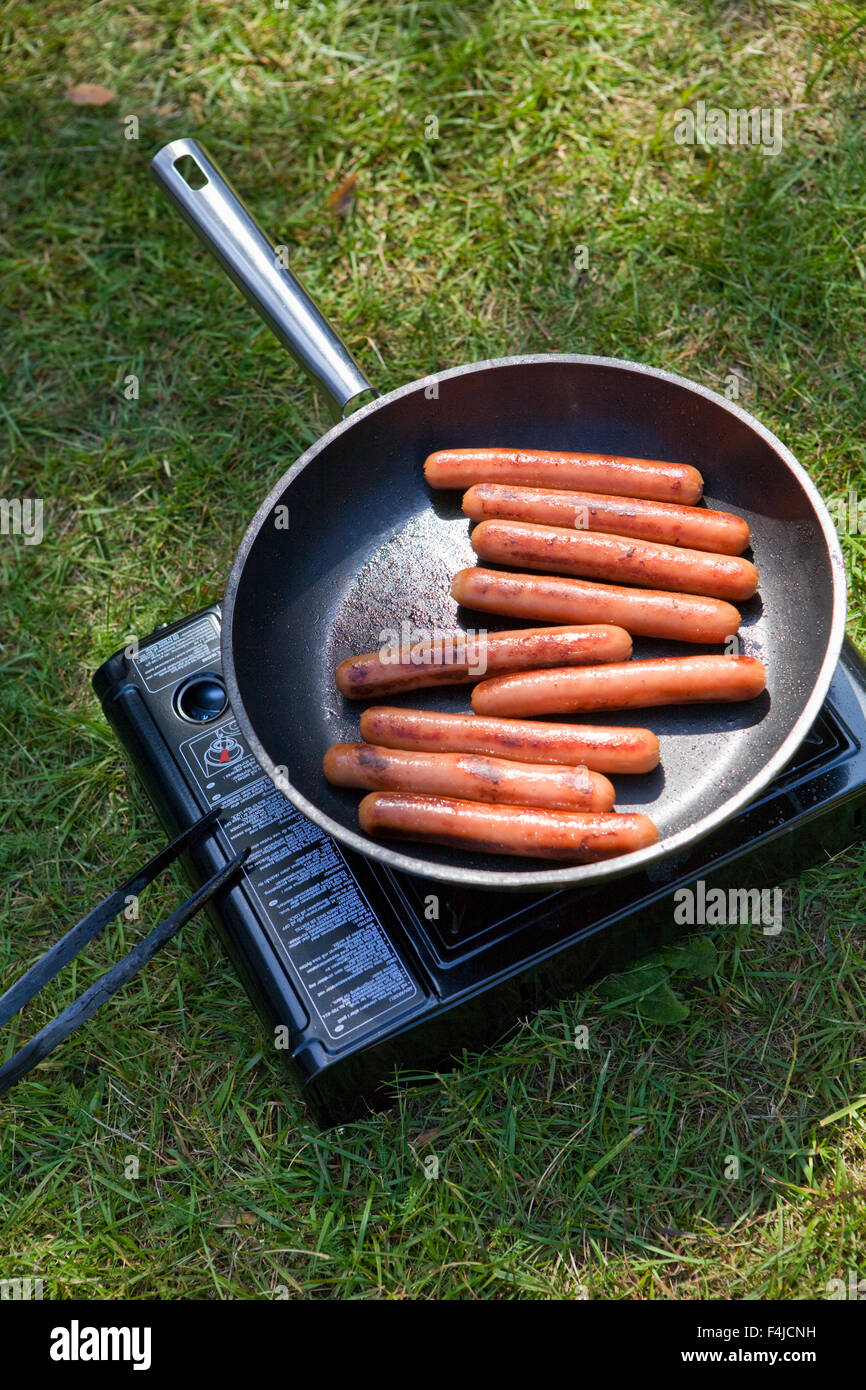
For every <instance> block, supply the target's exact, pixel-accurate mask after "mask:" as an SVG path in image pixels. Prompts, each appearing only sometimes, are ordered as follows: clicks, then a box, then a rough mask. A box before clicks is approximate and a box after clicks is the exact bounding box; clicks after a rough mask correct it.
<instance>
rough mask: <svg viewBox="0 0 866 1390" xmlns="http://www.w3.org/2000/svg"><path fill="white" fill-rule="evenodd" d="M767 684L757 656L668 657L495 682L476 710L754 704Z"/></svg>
mask: <svg viewBox="0 0 866 1390" xmlns="http://www.w3.org/2000/svg"><path fill="white" fill-rule="evenodd" d="M766 683H767V673H766V671H765V670H764V664H763V662H761V661H758V659H757V657H754V656H666V657H660V658H657V659H656V660H653V661H627V662H624V663H623V664H622V665H621V666H588V667H585V668H583V669H582V670H579V671H577V670H573V669H571V668H570V667H567V666H562V667H560V668H559V670H553V671H521V672H519V673H518V674H517V675H514V676H497V677H496V678H495V679H494V680H489V681H482V682H481V684H480V685H477V686H476V687H475V689H474V690H473V692H472V708H473V709H474V710H475V712H476V713H477V714H498V715H518V716H522V715H526V716H532V715H536V714H574V713H577V712H578V711H580V712H582V713H589V712H590V711H591V712H593V713H595V712H598V711H609V710H616V709H644V708H647V707H648V706H650V705H693V704H702V703H707V702H708V701H714V700H725V701H729V700H753V699H754V698H755V696H756V695H760V693H761V691H762V690H763V689H764V687H765V685H766Z"/></svg>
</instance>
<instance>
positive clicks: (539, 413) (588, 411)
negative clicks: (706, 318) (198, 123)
mask: <svg viewBox="0 0 866 1390" xmlns="http://www.w3.org/2000/svg"><path fill="white" fill-rule="evenodd" d="M184 143H187V142H184ZM189 143H190V144H191V143H192V142H189ZM361 381H362V383H363V379H361ZM467 445H487V446H491V445H493V446H496V445H503V446H526V447H536V448H542V449H567V450H587V451H597V452H600V453H611V454H623V455H629V456H632V457H638V458H640V457H643V458H658V459H669V460H673V461H676V462H680V463H689V464H693V465H694V466H696V467H697V468H699V469H700V471H701V472H702V474H703V475H704V480H705V503H706V505H708V506H710V507H719V508H722V509H725V510H731V511H734V512H737V513H738V514H739V515H741V516H744V517H745V518H746V520H747V521H748V523H749V526H750V528H751V531H752V536H753V549H752V551H751V552H748V553H749V556H750V558H752V559H753V560H754V563H755V564H756V565H757V567H758V570H759V572H760V576H761V583H760V588H759V592H758V594H757V595H756V597H755V598H753V599H752V600H750V601H749V602H748V603H746V604H743V605H741V611H742V615H743V621H742V627H741V650H742V651H743V652H745V653H746V654H749V655H754V656H758V657H760V658H761V659H762V661H764V662H765V664H766V667H767V672H768V690H767V691H766V692H765V693H764V695H762V696H761V697H760V698H759V699H757V700H755V701H751V702H748V703H745V704H742V705H722V704H718V705H704V706H691V707H683V708H682V709H677V708H664V709H652V710H631V711H628V712H627V713H624V714H622V715H612V716H607V715H605V716H599V717H596V718H595V719H593V718H592V717H589V718H586V717H584V716H576V719H578V720H579V722H590V723H591V722H596V723H620V724H630V725H634V724H639V725H643V726H646V727H648V728H651V729H653V730H654V731H655V732H657V733H658V734H659V736H660V740H661V767H660V768H659V769H657V770H656V771H655V772H653V773H651V774H648V775H646V776H640V777H633V776H630V777H626V776H623V777H615V778H614V779H613V780H614V784H615V787H616V792H617V802H616V805H617V809H618V810H621V811H643V812H645V813H646V814H648V815H649V816H650V817H651V818H652V819H653V821H654V822H655V824H656V826H657V827H658V831H659V837H660V838H659V843H658V844H657V845H655V846H652V847H650V848H648V849H645V850H641V851H639V852H638V853H636V854H632V855H629V856H626V857H623V858H620V859H614V860H610V861H607V862H602V863H597V864H589V865H582V866H568V867H562V866H558V865H551V864H549V863H545V862H543V861H540V860H531V859H526V860H522V859H515V858H505V857H493V856H485V855H480V854H467V853H464V852H460V851H457V850H452V849H446V848H438V847H433V846H426V845H424V846H414V845H412V844H408V843H399V842H393V841H392V842H385V841H375V840H372V839H371V838H369V837H367V836H365V835H363V834H362V833H361V831H360V829H359V826H358V819H357V807H358V802H359V799H360V793H356V792H351V791H346V790H342V789H339V788H335V787H331V786H329V784H328V783H327V782H326V781H325V779H324V777H323V775H322V755H323V754H324V752H325V749H326V748H327V747H328V746H329V745H330V744H332V743H335V742H338V741H354V740H356V739H357V738H358V737H359V734H358V719H359V715H360V712H361V709H362V708H363V706H362V705H360V704H358V703H357V702H354V701H347V700H345V699H344V698H343V697H342V696H341V695H340V694H339V693H338V691H337V689H336V686H335V684H334V668H335V667H336V665H337V664H338V663H339V662H340V661H341V660H343V658H344V657H347V656H350V655H352V654H356V653H358V652H362V651H370V650H373V649H374V648H376V647H378V646H380V645H381V644H382V643H383V642H387V641H389V640H392V639H391V634H393V633H395V632H396V633H397V634H399V633H400V631H401V625H402V624H403V623H404V622H405V623H409V624H411V625H412V626H413V627H414V628H415V629H428V630H429V629H436V630H440V631H441V630H443V629H445V630H451V629H454V628H456V627H468V628H475V629H479V628H486V629H488V630H495V629H498V628H507V627H510V628H513V627H517V626H519V625H520V624H519V623H517V622H516V621H515V620H514V619H510V618H509V619H506V618H503V619H497V618H495V617H493V616H492V615H490V614H479V613H473V612H470V611H467V610H463V609H460V608H459V607H458V606H457V605H456V604H455V602H454V600H453V599H452V598H451V597H450V584H451V579H452V577H453V575H454V573H455V571H457V570H458V569H461V568H462V567H464V566H466V565H471V564H474V563H475V562H476V561H475V556H474V552H473V551H472V548H471V546H470V544H469V531H470V523H469V522H468V520H467V519H466V517H464V516H463V514H462V512H461V510H460V501H461V498H460V495H459V494H456V493H455V494H451V493H441V492H433V491H431V490H430V489H429V488H428V487H427V485H426V483H425V481H424V477H423V463H424V459H425V458H426V456H427V454H429V453H430V452H431V451H433V450H434V449H441V448H446V447H451V446H453V447H458V446H467ZM844 618H845V586H844V569H843V564H842V557H841V552H840V548H839V544H838V540H837V538H836V535H835V531H834V529H833V525H832V522H831V520H830V517H829V514H828V513H827V510H826V508H825V507H824V505H823V503H822V502H821V499H820V497H819V496H818V493H817V491H816V489H815V488H814V486H813V485H812V483H811V482H810V480H809V478H808V476H807V474H806V473H805V471H804V470H803V469H802V468H801V467H800V466H799V464H798V463H797V462H796V460H795V459H794V458H793V456H792V455H791V454H790V453H789V451H788V450H787V449H786V448H785V447H784V446H783V445H782V444H781V443H780V441H779V440H778V439H777V438H775V436H774V435H772V434H771V433H770V432H769V431H768V430H765V429H764V428H763V427H762V426H761V425H760V424H759V423H758V422H757V421H755V420H754V419H753V418H752V417H751V416H749V415H748V414H747V413H746V412H745V411H743V410H741V409H739V408H738V407H737V406H736V405H735V404H733V403H732V402H730V401H727V400H725V399H724V398H723V397H721V396H719V395H717V394H715V393H714V392H712V391H709V390H707V389H705V388H703V387H701V386H698V385H695V384H694V383H692V382H689V381H686V380H684V379H682V378H680V377H676V376H673V375H671V374H669V373H666V372H660V371H656V370H654V369H652V368H648V367H644V366H641V365H638V364H635V363H631V362H623V361H618V360H614V359H605V358H590V357H580V356H567V355H560V354H545V355H541V356H532V357H520V358H505V359H501V360H496V361H490V362H481V363H474V364H472V365H470V366H466V367H461V368H457V369H455V370H451V371H445V372H442V373H439V374H438V375H437V376H434V377H429V378H426V379H424V380H422V381H419V382H415V383H412V384H411V385H408V386H404V387H401V388H400V389H398V390H397V391H394V392H392V393H390V394H389V395H388V396H385V397H382V398H380V399H378V400H376V401H374V402H372V403H371V404H369V405H367V406H365V407H364V408H363V409H361V410H360V411H358V412H357V413H356V414H354V415H352V416H351V417H350V418H349V419H347V420H344V421H342V422H341V423H339V424H338V425H337V426H335V428H334V429H332V430H331V431H330V432H329V433H328V434H326V435H325V436H324V437H323V438H322V439H321V440H319V442H318V443H316V444H315V445H314V446H313V447H312V448H311V449H309V450H308V451H307V452H306V453H305V454H304V455H303V457H302V458H301V459H300V460H299V461H298V462H297V463H296V464H295V466H294V467H293V468H292V469H291V470H290V471H289V472H288V473H287V474H286V475H285V476H284V477H283V478H281V479H280V481H279V482H278V483H277V485H276V486H275V487H274V489H273V490H272V492H271V493H270V495H269V496H268V498H267V499H266V500H265V502H264V503H263V504H262V506H261V508H260V509H259V511H258V513H257V515H256V517H255V518H254V520H253V522H252V524H251V526H250V527H249V530H248V531H247V534H246V536H245V537H244V540H243V543H242V545H241V548H240V551H239V553H238V557H237V560H236V562H235V565H234V568H233V570H232V573H231V576H230V579H229V583H228V588H227V593H226V603H225V609H224V627H223V664H224V671H225V673H226V679H227V683H228V688H229V697H230V700H231V704H232V709H233V711H234V713H235V715H236V717H237V719H238V723H239V725H240V727H241V730H242V732H243V734H244V735H245V737H246V738H247V740H248V741H249V743H250V746H251V747H252V748H253V750H254V752H255V754H256V756H257V758H258V759H259V761H260V763H261V764H262V766H263V767H264V768H265V769H266V770H267V771H268V773H269V774H270V775H271V776H272V777H273V778H274V779H275V780H276V781H277V783H278V785H280V786H281V787H282V788H283V790H284V791H285V792H286V794H287V795H289V796H290V797H291V799H292V800H293V801H294V802H295V804H296V805H298V806H299V807H300V809H301V810H302V811H304V812H305V814H306V815H308V816H309V817H310V818H311V819H312V820H313V821H315V822H316V823H317V824H318V825H319V826H321V827H323V828H324V829H325V830H327V831H328V832H329V833H330V834H331V835H333V836H334V837H335V838H336V839H337V840H338V841H340V842H341V843H342V844H345V845H349V846H351V847H352V848H354V849H357V850H360V851H361V852H362V853H364V854H366V855H368V856H370V857H373V858H376V859H378V860H381V861H384V862H387V863H389V864H390V865H392V866H393V867H395V868H398V869H402V870H404V871H407V872H410V873H416V874H422V875H425V876H426V877H428V878H430V879H435V880H441V881H446V882H452V883H460V884H463V885H467V886H476V887H483V888H499V889H501V888H524V889H530V890H536V891H537V890H539V889H542V888H550V887H554V886H565V885H567V884H576V883H582V882H592V881H596V880H599V879H601V878H604V877H612V876H616V875H619V874H622V873H626V872H630V871H632V870H634V869H636V868H638V867H641V866H647V865H649V864H651V863H653V862H655V861H657V860H659V859H661V858H663V857H665V856H667V855H670V854H672V853H674V852H676V851H678V850H683V849H685V848H686V847H687V846H689V845H691V844H692V843H694V842H695V841H697V840H698V839H699V838H700V837H701V836H703V835H705V834H707V833H708V832H709V831H710V830H712V829H713V828H714V827H715V826H717V825H719V824H721V823H722V822H723V821H725V820H727V819H728V818H729V817H730V816H732V815H733V814H735V812H737V811H738V810H739V809H740V808H741V807H743V806H745V805H746V804H747V803H748V802H749V801H751V800H753V799H754V798H755V797H756V796H757V795H758V793H759V792H760V791H761V790H762V789H763V788H764V787H766V786H767V784H768V783H769V782H770V781H771V780H772V778H773V777H774V776H775V775H776V774H777V773H778V772H779V771H780V770H781V769H782V768H783V767H784V765H785V764H786V763H787V762H788V760H789V759H790V758H791V756H792V755H793V753H794V752H795V750H796V748H797V747H798V745H799V743H800V742H801V740H802V739H803V737H804V736H805V735H806V733H807V732H808V729H809V728H810V726H811V724H812V722H813V721H814V718H815V717H816V715H817V713H818V710H819V709H820V706H821V704H822V702H823V699H824V696H825V694H826V692H827V688H828V686H829V682H830V679H831V676H832V673H833V670H834V668H835V665H836V662H837V660H838V656H839V650H840V647H841V643H842V639H843V635H844ZM524 625H525V626H531V625H532V624H529V623H527V624H524ZM700 650H716V651H717V650H720V649H719V648H718V647H715V648H706V649H704V648H699V647H694V646H692V645H691V644H688V645H687V644H683V643H674V642H660V641H648V640H645V639H640V638H636V639H635V643H634V654H635V657H647V656H665V655H682V654H688V653H692V652H696V651H700ZM382 703H387V704H404V705H406V706H408V707H412V708H423V709H440V710H447V711H468V710H469V708H470V706H469V692H468V690H467V689H466V688H465V687H464V688H460V687H455V688H453V689H451V690H448V689H431V690H420V691H417V690H416V691H413V692H411V694H409V695H406V696H403V697H390V696H389V697H388V698H387V699H386V700H384V701H382Z"/></svg>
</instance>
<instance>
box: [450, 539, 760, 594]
mask: <svg viewBox="0 0 866 1390" xmlns="http://www.w3.org/2000/svg"><path fill="white" fill-rule="evenodd" d="M471 539H472V549H473V550H474V551H475V553H476V554H477V555H478V556H479V557H480V558H481V559H482V560H491V561H492V562H493V563H494V564H496V565H513V566H516V567H517V568H518V569H531V570H550V571H553V573H555V574H575V575H582V576H584V577H585V578H587V579H605V580H611V581H612V582H613V583H615V584H638V585H642V586H644V587H646V588H652V589H670V590H673V591H674V592H676V593H680V594H706V595H708V596H709V597H711V598H725V599H737V600H741V601H742V600H743V599H747V598H751V597H752V595H753V594H754V592H755V590H756V589H757V587H758V571H757V570H756V569H755V566H754V565H753V564H751V562H750V561H749V560H744V559H742V558H741V556H739V555H708V554H707V552H706V551H704V550H686V549H684V548H683V547H681V546H677V545H660V544H659V543H658V542H657V541H638V540H632V539H630V538H629V537H628V536H609V535H600V534H598V533H597V532H592V531H573V530H569V529H568V528H566V527H564V526H540V525H539V524H538V523H537V522H533V521H482V523H481V525H480V526H476V527H475V530H474V531H473V532H472V538H471Z"/></svg>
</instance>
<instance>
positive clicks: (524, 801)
mask: <svg viewBox="0 0 866 1390" xmlns="http://www.w3.org/2000/svg"><path fill="white" fill-rule="evenodd" d="M323 767H324V771H325V776H326V777H327V779H328V781H329V782H331V783H332V784H333V785H334V786H337V787H361V788H363V790H364V791H395V792H427V793H430V794H431V795H434V796H447V797H456V798H457V799H458V800H460V801H486V802H492V803H494V804H496V805H498V806H546V807H548V808H549V809H551V810H559V811H609V810H611V808H612V806H613V803H614V790H613V787H612V785H611V783H610V782H609V781H608V780H607V778H606V777H602V776H601V774H600V773H598V772H590V771H589V769H588V768H586V767H569V766H566V765H564V764H558V765H556V766H547V767H544V766H539V765H538V764H533V763H517V762H511V761H509V760H508V759H506V758H486V757H483V756H479V755H478V754H476V753H417V752H416V753H407V752H404V751H402V750H400V749H397V748H382V747H378V748H377V747H374V746H373V745H371V744H369V743H335V744H334V746H333V747H332V748H329V749H328V751H327V753H326V754H325V757H324V760H323Z"/></svg>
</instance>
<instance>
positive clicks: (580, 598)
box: [451, 569, 740, 643]
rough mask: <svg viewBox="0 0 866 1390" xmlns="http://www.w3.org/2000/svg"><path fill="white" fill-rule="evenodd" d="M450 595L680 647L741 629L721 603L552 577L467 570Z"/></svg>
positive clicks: (515, 613)
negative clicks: (608, 625) (613, 626)
mask: <svg viewBox="0 0 866 1390" xmlns="http://www.w3.org/2000/svg"><path fill="white" fill-rule="evenodd" d="M451 593H452V595H453V597H454V598H456V600H457V602H458V603H462V604H464V605H465V606H466V607H467V608H477V609H481V610H482V611H483V612H485V613H505V614H507V616H508V617H510V618H537V619H540V620H541V621H543V622H548V623H556V622H560V623H616V624H617V626H619V627H624V628H625V630H626V632H631V633H633V634H634V635H635V636H636V637H664V638H674V639H675V640H676V641H679V642H703V643H710V642H724V640H725V638H726V637H730V636H731V634H732V633H734V632H736V631H737V629H738V627H739V626H740V613H739V610H738V609H737V608H734V607H733V605H732V604H730V603H725V602H724V601H723V600H722V599H718V598H704V597H702V596H701V595H699V594H671V593H667V592H666V591H665V590H663V589H629V588H625V587H623V586H620V585H617V584H595V583H590V582H589V581H588V580H585V579H565V578H562V577H560V576H559V575H552V574H506V573H504V572H503V571H501V570H488V569H465V570H460V571H459V573H458V574H456V575H455V576H454V582H453V583H452V585H451Z"/></svg>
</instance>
